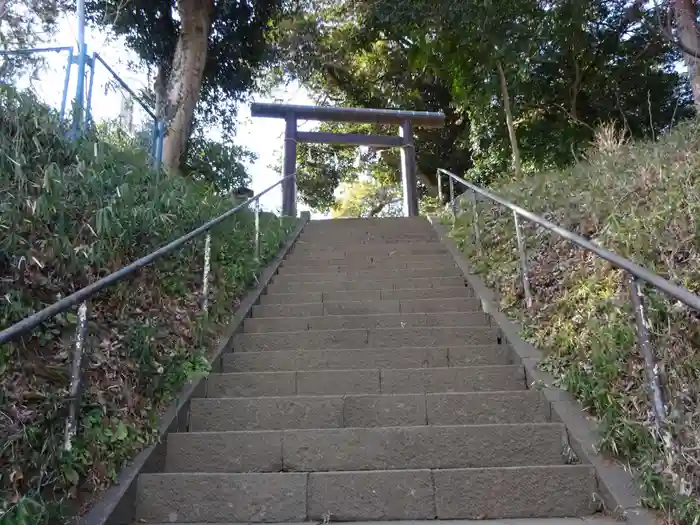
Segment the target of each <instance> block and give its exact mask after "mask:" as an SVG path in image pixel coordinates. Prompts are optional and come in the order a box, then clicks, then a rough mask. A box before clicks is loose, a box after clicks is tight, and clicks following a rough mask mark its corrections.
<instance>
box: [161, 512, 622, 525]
mask: <svg viewBox="0 0 700 525" xmlns="http://www.w3.org/2000/svg"><path fill="white" fill-rule="evenodd" d="M353 523H354V524H355V525H379V524H384V523H386V522H383V521H354V522H353ZM622 523H624V522H620V521H619V520H616V519H614V518H612V517H609V516H606V515H605V514H602V513H598V514H594V515H591V516H584V517H581V518H520V519H518V521H517V523H514V522H513V520H510V519H496V520H491V519H487V520H436V519H434V520H411V521H402V520H394V521H393V522H392V525H621V524H622ZM150 525H185V524H184V523H168V524H165V523H151V524H150ZM221 525H244V524H242V523H223V524H221ZM285 525H318V523H317V522H310V521H309V522H305V523H289V524H285Z"/></svg>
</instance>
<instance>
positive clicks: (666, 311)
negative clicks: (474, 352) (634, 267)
mask: <svg viewBox="0 0 700 525" xmlns="http://www.w3.org/2000/svg"><path fill="white" fill-rule="evenodd" d="M699 186H700V122H689V123H686V124H684V125H682V126H679V127H678V128H676V129H674V130H672V131H670V132H669V133H667V134H665V135H663V136H662V137H660V138H659V139H658V140H657V141H653V142H646V143H626V142H625V141H624V140H622V138H621V137H620V136H619V134H617V133H615V131H614V129H612V128H606V129H604V130H603V132H601V133H599V135H598V137H597V144H596V148H594V150H593V151H592V152H591V153H590V154H589V156H588V161H587V162H582V163H580V164H578V165H577V166H575V167H573V168H572V169H570V170H568V171H564V172H556V173H546V174H541V175H537V176H533V177H529V178H527V179H525V180H521V181H515V182H512V181H511V182H504V183H499V184H497V185H495V186H494V187H493V188H492V189H493V191H494V192H495V193H497V194H498V195H501V196H504V197H505V198H506V199H509V200H511V201H512V202H514V203H516V204H518V205H519V206H521V207H523V208H525V209H527V210H529V211H532V212H534V213H537V214H540V215H543V216H545V217H546V218H547V219H549V220H551V221H552V222H554V223H556V224H559V225H560V226H563V227H564V228H567V229H569V230H571V231H574V232H576V233H578V234H579V235H582V236H584V237H586V238H589V239H591V240H592V241H593V242H595V243H597V244H599V245H601V246H603V247H605V248H607V249H608V250H611V251H613V252H615V253H617V254H619V255H621V256H623V257H626V258H628V259H631V260H633V261H635V262H637V263H638V264H640V265H642V266H644V267H646V268H647V269H649V270H651V271H653V272H655V273H657V274H659V275H661V276H663V277H665V278H667V279H669V280H671V281H674V282H675V283H677V284H679V285H681V286H684V287H686V288H688V289H690V290H691V291H692V292H694V293H696V294H698V293H700V234H699V232H700V196H699V194H698V191H697V188H698V187H699ZM479 206H480V211H481V214H480V215H481V218H480V221H481V232H482V235H481V237H482V250H481V251H479V250H478V249H477V247H476V246H475V245H474V244H473V243H472V240H471V239H472V222H473V221H474V215H473V214H472V213H471V212H470V213H464V214H463V215H461V216H460V217H459V219H458V220H457V221H456V224H455V227H454V229H453V236H454V237H455V239H456V240H457V241H459V242H460V243H461V245H462V248H463V250H464V251H465V253H466V255H467V257H468V258H469V260H470V261H471V263H472V265H473V268H474V270H475V271H476V272H478V273H479V274H481V275H482V276H483V277H484V278H485V280H486V282H487V284H488V285H489V286H491V287H492V288H494V289H495V290H496V291H497V292H498V293H499V296H500V299H501V306H502V308H503V309H504V311H506V312H507V313H508V314H509V315H510V316H511V317H513V318H515V319H517V320H518V321H520V322H521V324H522V326H523V332H524V333H523V335H524V337H525V338H526V339H527V340H529V341H530V342H532V343H533V344H534V345H535V346H538V347H539V348H541V349H542V350H544V351H546V352H547V353H548V357H547V358H546V361H545V362H544V364H543V367H544V368H545V369H547V370H548V371H550V372H551V373H552V374H553V375H554V376H555V377H556V378H557V381H558V384H559V385H560V386H561V387H563V388H566V389H567V390H569V391H570V392H572V393H573V394H574V395H575V396H576V397H577V398H578V399H579V400H580V401H581V402H582V403H583V405H584V406H585V408H586V409H587V410H588V411H590V412H591V413H592V414H593V415H595V416H596V417H597V419H598V421H599V422H600V425H601V429H602V435H601V440H600V445H601V448H602V450H603V451H604V452H606V453H608V454H611V455H613V456H615V457H617V458H619V459H620V460H621V461H623V462H624V463H625V464H631V465H632V466H633V467H634V469H635V472H636V474H637V475H638V479H639V482H640V484H641V486H642V488H643V489H644V491H645V493H646V495H647V500H646V503H647V504H648V505H649V506H651V507H653V508H656V509H660V510H662V511H663V512H664V513H665V514H666V515H667V516H668V518H669V519H671V520H672V521H675V522H676V523H682V524H692V525H697V524H698V517H699V516H700V315H699V314H698V312H695V311H692V310H689V309H688V308H686V307H685V306H683V305H681V304H679V303H678V302H676V301H672V300H669V298H668V297H666V296H664V295H663V294H662V293H661V292H657V291H655V290H653V289H649V287H647V292H646V300H647V306H648V314H649V317H650V322H651V330H650V331H651V332H652V335H653V339H654V340H653V346H654V348H655V350H656V353H657V357H658V358H659V360H660V363H661V366H662V369H663V371H664V376H665V381H666V387H667V398H668V404H669V413H670V423H671V426H672V428H673V430H674V431H675V433H676V435H677V436H678V439H679V441H680V443H681V453H680V454H677V455H667V454H666V453H665V452H664V451H662V450H661V449H660V447H659V446H658V444H657V442H656V441H655V440H654V439H653V437H652V433H653V430H652V428H651V414H650V406H651V405H650V402H649V399H648V396H647V393H646V391H645V388H644V362H643V359H642V357H641V355H640V353H639V351H638V349H637V346H636V337H635V330H634V321H633V318H632V311H631V308H630V305H629V298H628V291H627V287H626V281H625V276H624V275H622V273H621V272H620V271H618V270H616V269H614V268H612V267H611V265H610V264H608V263H606V262H604V261H602V260H600V259H598V258H597V257H596V256H594V255H592V254H590V253H586V252H584V251H583V250H581V249H578V248H576V247H574V246H573V245H571V244H570V243H568V242H566V241H562V240H561V239H560V238H558V237H557V236H555V235H553V234H549V233H548V232H547V231H544V230H543V229H542V228H538V227H535V226H534V225H532V224H528V223H527V222H526V221H523V222H524V223H525V226H524V229H523V231H524V234H525V238H526V239H527V249H528V259H529V263H528V264H529V276H530V280H531V286H532V291H533V295H534V302H535V304H534V308H532V310H531V311H526V310H525V309H524V308H523V304H524V301H523V289H522V286H521V282H520V277H519V268H518V258H517V244H516V238H515V233H514V226H513V216H512V212H510V211H508V210H505V209H503V208H500V207H499V206H497V205H495V206H492V205H490V204H487V203H480V204H479Z"/></svg>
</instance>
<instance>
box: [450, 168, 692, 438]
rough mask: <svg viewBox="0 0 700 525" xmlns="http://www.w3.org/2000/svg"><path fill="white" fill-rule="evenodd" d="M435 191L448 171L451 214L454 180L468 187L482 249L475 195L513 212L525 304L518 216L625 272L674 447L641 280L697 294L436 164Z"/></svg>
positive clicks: (649, 376) (655, 402)
mask: <svg viewBox="0 0 700 525" xmlns="http://www.w3.org/2000/svg"><path fill="white" fill-rule="evenodd" d="M437 171H438V193H439V195H440V197H441V198H442V181H441V178H440V174H444V175H447V177H448V180H449V191H450V206H451V208H452V214H453V217H455V218H456V216H457V199H456V198H455V188H454V182H459V183H460V184H462V185H463V186H465V187H467V188H468V190H471V197H472V208H473V213H474V219H475V220H474V222H473V232H474V238H475V241H476V244H477V249H479V250H481V241H480V238H481V233H480V231H479V210H478V204H477V199H476V195H477V194H478V195H481V196H482V197H486V198H487V199H489V200H491V201H493V202H495V203H497V204H500V205H501V206H504V207H506V208H508V209H510V210H511V211H512V212H513V220H514V223H515V233H516V237H517V243H518V256H519V258H520V277H521V280H522V283H523V292H524V295H525V301H526V304H527V307H528V308H531V307H532V303H533V301H532V291H531V288H530V279H529V276H528V266H527V252H526V249H525V241H524V236H523V232H522V229H521V226H520V218H521V217H522V218H523V219H526V220H528V221H531V222H534V223H535V224H538V225H540V226H542V227H543V228H545V229H547V230H549V231H551V232H553V233H556V234H557V235H559V236H560V237H562V238H564V239H566V240H568V241H570V242H572V243H574V244H575V245H577V246H579V247H581V248H583V249H584V250H587V251H589V252H592V253H594V254H596V255H597V256H598V257H600V258H601V259H604V260H606V261H608V262H609V263H610V264H612V265H613V266H615V267H616V268H618V269H620V270H623V271H624V272H626V274H627V277H628V284H629V295H630V301H631V303H632V307H633V310H634V320H635V325H636V331H637V342H638V345H639V350H640V352H641V354H642V355H643V357H644V362H645V375H646V383H647V384H646V386H647V388H648V390H649V394H650V397H651V399H652V409H653V412H654V420H655V421H654V423H655V426H656V429H657V432H658V433H659V436H660V437H663V436H664V435H667V436H669V437H670V439H669V440H668V442H669V443H670V446H671V447H672V448H674V449H676V450H677V446H678V445H677V441H676V439H675V438H674V436H673V435H672V434H671V432H670V430H669V429H668V428H666V427H665V425H664V422H665V419H666V412H667V409H666V403H665V396H664V386H663V381H662V378H661V371H660V369H659V366H658V363H657V360H656V356H655V355H654V351H653V348H652V346H651V342H650V337H649V328H648V327H649V321H648V319H647V316H646V313H645V305H644V294H643V290H642V285H643V283H648V284H650V285H652V286H653V287H655V288H657V289H658V290H661V291H662V292H664V293H666V294H667V295H669V296H671V297H673V298H674V299H677V300H678V301H680V302H681V303H683V304H685V305H686V306H688V307H690V308H692V309H694V310H696V311H698V312H700V296H698V295H696V294H694V293H692V292H691V291H690V290H688V289H686V288H683V287H681V286H678V285H676V284H674V283H672V282H671V281H669V280H667V279H664V278H663V277H661V276H659V275H657V274H655V273H652V272H650V271H649V270H646V269H645V268H643V267H641V266H639V265H638V264H635V263H633V262H632V261H630V260H629V259H625V258H624V257H621V256H619V255H617V254H615V253H613V252H611V251H609V250H606V249H604V248H601V247H600V246H598V245H596V244H593V243H592V242H590V241H588V240H586V239H584V238H583V237H581V236H580V235H577V234H575V233H573V232H571V231H569V230H566V229H564V228H562V227H560V226H557V225H556V224H554V223H553V222H550V221H548V220H546V219H544V218H543V217H540V216H538V215H535V214H534V213H531V212H529V211H527V210H525V209H523V208H521V207H520V206H517V205H515V204H513V203H512V202H509V201H507V200H506V199H504V198H502V197H499V196H498V195H495V194H493V193H491V192H489V191H487V190H485V189H483V188H480V187H479V186H476V185H475V184H472V183H471V182H468V181H466V180H464V179H463V178H462V177H459V176H458V175H455V174H454V173H452V172H449V171H447V170H445V169H442V168H439V169H438V170H437Z"/></svg>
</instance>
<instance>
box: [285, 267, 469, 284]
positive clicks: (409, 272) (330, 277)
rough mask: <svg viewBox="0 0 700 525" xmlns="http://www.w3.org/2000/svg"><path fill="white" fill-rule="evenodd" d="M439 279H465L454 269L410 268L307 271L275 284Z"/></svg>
mask: <svg viewBox="0 0 700 525" xmlns="http://www.w3.org/2000/svg"><path fill="white" fill-rule="evenodd" d="M438 277H462V278H463V277H464V276H463V275H462V271H461V270H460V269H459V268H457V266H455V267H454V268H442V269H432V268H408V269H405V270H402V269H398V270H364V271H362V270H360V271H356V272H333V271H331V272H325V273H324V272H317V271H313V270H307V271H306V272H303V273H302V272H300V273H289V272H283V273H279V274H277V276H276V277H275V282H285V283H292V282H298V283H303V282H320V281H377V280H384V279H406V280H410V279H421V278H430V279H435V278H438Z"/></svg>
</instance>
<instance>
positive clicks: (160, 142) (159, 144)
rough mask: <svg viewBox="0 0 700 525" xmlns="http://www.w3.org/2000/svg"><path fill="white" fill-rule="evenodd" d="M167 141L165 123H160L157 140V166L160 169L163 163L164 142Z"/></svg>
mask: <svg viewBox="0 0 700 525" xmlns="http://www.w3.org/2000/svg"><path fill="white" fill-rule="evenodd" d="M164 140H165V122H163V121H162V120H161V121H160V122H158V136H157V138H156V158H155V166H156V168H158V167H160V165H161V163H162V162H163V141H164Z"/></svg>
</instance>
